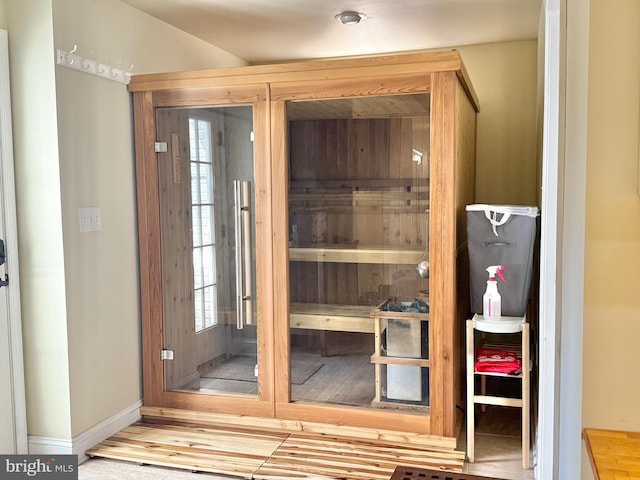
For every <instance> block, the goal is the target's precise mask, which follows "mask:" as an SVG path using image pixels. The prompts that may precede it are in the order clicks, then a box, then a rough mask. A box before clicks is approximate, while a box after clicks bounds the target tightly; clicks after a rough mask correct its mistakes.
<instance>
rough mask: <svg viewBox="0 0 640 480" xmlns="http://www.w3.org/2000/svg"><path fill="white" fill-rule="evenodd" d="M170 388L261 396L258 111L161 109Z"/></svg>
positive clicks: (162, 229)
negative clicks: (255, 115) (255, 143)
mask: <svg viewBox="0 0 640 480" xmlns="http://www.w3.org/2000/svg"><path fill="white" fill-rule="evenodd" d="M156 125H157V141H158V142H160V153H159V154H158V182H159V183H158V187H159V188H158V195H159V213H160V219H159V220H160V233H161V257H162V296H163V331H162V335H163V343H164V348H163V351H162V356H163V358H164V360H165V361H164V362H163V366H164V389H165V390H166V391H178V392H191V393H200V394H221V395H241V396H250V397H255V396H257V394H258V359H257V346H256V345H257V342H256V339H257V311H256V310H257V309H256V308H255V306H256V304H257V302H256V300H257V299H256V296H255V292H256V280H255V279H256V275H255V270H256V263H255V258H256V254H255V250H256V248H255V245H256V238H255V231H254V225H255V208H254V207H255V195H254V153H253V152H254V146H253V108H252V106H234V107H218V108H159V109H156Z"/></svg>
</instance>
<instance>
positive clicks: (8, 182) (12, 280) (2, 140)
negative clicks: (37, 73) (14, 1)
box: [0, 30, 28, 454]
mask: <svg viewBox="0 0 640 480" xmlns="http://www.w3.org/2000/svg"><path fill="white" fill-rule="evenodd" d="M0 168H1V172H2V175H1V180H2V185H1V187H2V203H3V205H4V210H5V212H4V234H5V238H4V241H5V245H6V247H7V259H6V273H7V274H8V276H9V286H7V287H2V288H7V309H8V322H9V325H8V332H9V349H10V352H9V354H10V362H11V391H12V398H13V418H14V427H15V428H14V431H15V436H16V438H15V445H16V453H20V454H26V453H28V452H27V450H28V447H27V408H26V401H25V386H24V362H23V353H22V314H21V310H20V272H19V268H18V223H17V219H16V194H15V184H14V168H13V132H12V126H11V89H10V81H9V42H8V34H7V31H6V30H0Z"/></svg>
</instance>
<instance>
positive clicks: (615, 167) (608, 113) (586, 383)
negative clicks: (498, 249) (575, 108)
mask: <svg viewBox="0 0 640 480" xmlns="http://www.w3.org/2000/svg"><path fill="white" fill-rule="evenodd" d="M590 35H591V40H590V45H589V48H590V57H589V60H590V66H589V115H588V143H587V148H588V153H587V193H586V242H585V283H584V288H585V291H584V293H585V295H584V297H585V301H584V356H583V358H584V375H583V424H584V426H586V427H601V428H610V429H624V430H635V431H640V410H639V409H638V406H639V405H640V382H639V381H638V373H637V372H638V350H639V349H638V342H639V339H640V294H639V290H638V272H640V196H639V195H638V165H639V161H638V140H639V139H638V129H639V127H640V125H639V123H638V119H639V115H640V109H639V104H640V56H639V55H638V52H639V51H640V2H637V1H636V0H591V31H590Z"/></svg>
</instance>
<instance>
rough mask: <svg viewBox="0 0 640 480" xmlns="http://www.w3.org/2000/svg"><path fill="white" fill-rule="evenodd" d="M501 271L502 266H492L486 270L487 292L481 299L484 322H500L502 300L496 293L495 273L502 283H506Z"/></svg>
mask: <svg viewBox="0 0 640 480" xmlns="http://www.w3.org/2000/svg"><path fill="white" fill-rule="evenodd" d="M503 270H504V267H503V266H502V265H492V266H490V267H488V268H487V272H489V278H488V279H487V291H486V292H484V296H483V297H482V316H483V317H484V319H485V320H500V316H501V315H502V299H501V297H500V293H498V282H497V281H496V273H497V274H498V275H499V276H500V279H501V280H502V281H503V282H506V281H507V280H506V279H505V278H504V275H503V273H502V271H503Z"/></svg>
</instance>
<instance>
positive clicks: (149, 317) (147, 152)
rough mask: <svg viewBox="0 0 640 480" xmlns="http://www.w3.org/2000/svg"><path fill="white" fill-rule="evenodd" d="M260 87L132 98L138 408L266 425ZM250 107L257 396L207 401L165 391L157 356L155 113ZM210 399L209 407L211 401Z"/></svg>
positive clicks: (265, 215)
mask: <svg viewBox="0 0 640 480" xmlns="http://www.w3.org/2000/svg"><path fill="white" fill-rule="evenodd" d="M267 99H268V92H267V88H266V86H265V85H249V86H246V85H245V86H242V87H235V88H234V87H232V88H224V89H223V88H219V87H210V88H207V87H205V88H200V89H195V90H189V91H184V90H162V91H158V92H151V91H142V92H135V93H134V98H133V106H134V116H135V120H136V121H135V138H136V182H137V198H138V233H139V248H140V291H141V314H142V354H143V359H142V364H143V404H144V405H145V406H149V407H167V408H178V409H186V410H196V411H203V412H217V413H228V414H238V413H242V414H245V415H251V416H260V417H272V416H273V413H274V406H273V388H272V385H273V380H272V372H273V368H272V367H273V355H272V351H271V349H270V348H268V346H269V345H271V344H272V343H273V328H272V325H273V322H272V321H271V312H272V311H273V307H272V305H273V300H272V298H271V296H272V289H271V282H270V278H271V275H272V269H273V264H272V261H271V255H270V251H271V238H272V233H271V166H270V162H269V151H270V138H269V135H268V131H269V103H268V101H267ZM236 105H252V107H253V112H254V113H253V118H254V132H255V135H254V152H255V157H254V175H255V180H256V186H257V188H256V189H255V192H256V193H255V194H256V199H255V208H256V226H255V228H256V238H258V239H259V240H258V242H257V251H256V263H257V269H256V270H257V272H258V277H257V284H258V291H257V302H258V305H257V308H258V312H259V315H262V317H260V316H259V325H260V327H259V329H258V339H257V342H258V345H257V349H258V369H259V371H260V372H261V374H260V376H259V377H258V396H257V397H256V398H248V397H245V396H238V395H226V396H225V395H220V396H215V397H213V396H211V395H205V394H196V393H191V392H188V393H187V392H182V391H166V390H164V372H163V364H162V360H160V350H161V349H162V348H163V346H164V345H163V333H162V327H163V325H162V322H163V306H162V305H163V297H162V286H163V282H162V254H161V238H160V212H159V200H158V199H159V191H158V167H157V154H156V152H155V148H154V143H155V139H156V117H155V110H156V108H158V107H194V108H202V107H209V106H210V107H222V106H236ZM214 398H215V400H214Z"/></svg>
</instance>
